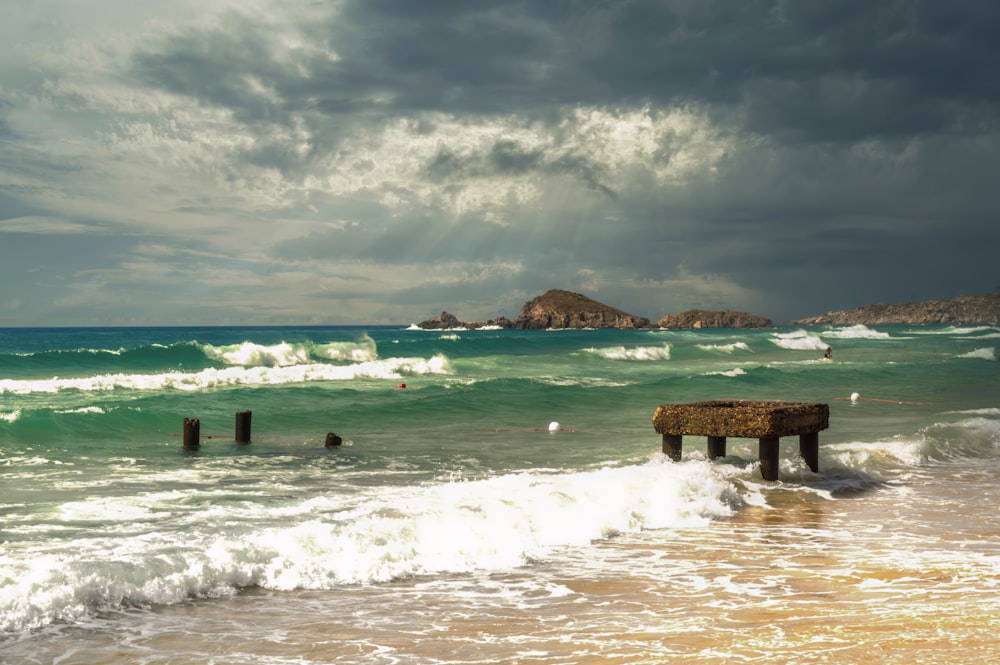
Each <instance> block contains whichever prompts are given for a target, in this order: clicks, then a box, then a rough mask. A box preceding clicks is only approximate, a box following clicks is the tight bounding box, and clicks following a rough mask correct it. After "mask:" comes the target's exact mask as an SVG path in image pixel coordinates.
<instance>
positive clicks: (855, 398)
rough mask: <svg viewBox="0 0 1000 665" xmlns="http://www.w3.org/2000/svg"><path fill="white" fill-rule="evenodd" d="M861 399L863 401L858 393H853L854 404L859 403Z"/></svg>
mask: <svg viewBox="0 0 1000 665" xmlns="http://www.w3.org/2000/svg"><path fill="white" fill-rule="evenodd" d="M859 399H861V395H859V394H857V393H851V401H852V402H857V401H858V400H859Z"/></svg>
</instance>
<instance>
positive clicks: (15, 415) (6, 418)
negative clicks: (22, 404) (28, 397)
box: [0, 409, 21, 423]
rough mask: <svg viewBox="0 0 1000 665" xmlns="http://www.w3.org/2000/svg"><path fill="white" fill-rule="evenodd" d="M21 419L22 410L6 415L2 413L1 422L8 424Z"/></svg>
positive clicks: (0, 412) (0, 413)
mask: <svg viewBox="0 0 1000 665" xmlns="http://www.w3.org/2000/svg"><path fill="white" fill-rule="evenodd" d="M20 417H21V409H14V410H13V411H7V412H6V413H4V412H2V411H0V420H3V421H5V422H8V423H14V422H17V419H18V418H20Z"/></svg>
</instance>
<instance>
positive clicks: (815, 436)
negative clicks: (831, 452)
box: [799, 432, 819, 473]
mask: <svg viewBox="0 0 1000 665" xmlns="http://www.w3.org/2000/svg"><path fill="white" fill-rule="evenodd" d="M799 452H800V453H801V454H802V459H804V460H805V461H806V464H808V465H809V468H810V469H812V471H813V473H819V432H812V433H810V434H800V435H799Z"/></svg>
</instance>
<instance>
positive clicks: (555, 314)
mask: <svg viewBox="0 0 1000 665" xmlns="http://www.w3.org/2000/svg"><path fill="white" fill-rule="evenodd" d="M513 327H514V328H522V329H524V330H546V329H548V328H648V327H650V324H649V319H647V318H644V317H640V316H633V315H632V314H629V313H628V312H624V311H622V310H620V309H616V308H614V307H611V306H609V305H605V304H604V303H600V302H597V301H596V300H592V299H590V298H588V297H587V296H585V295H582V294H579V293H573V292H572V291H563V290H561V289H550V290H549V291H546V292H545V293H543V294H542V295H540V296H538V297H536V298H534V299H533V300H529V301H528V302H526V303H524V306H523V307H521V313H520V314H519V315H518V317H517V318H516V319H514V322H513Z"/></svg>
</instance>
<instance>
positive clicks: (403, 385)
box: [396, 383, 406, 388]
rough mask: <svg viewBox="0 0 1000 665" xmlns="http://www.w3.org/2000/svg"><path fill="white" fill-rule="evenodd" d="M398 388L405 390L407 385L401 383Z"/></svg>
mask: <svg viewBox="0 0 1000 665" xmlns="http://www.w3.org/2000/svg"><path fill="white" fill-rule="evenodd" d="M396 387H397V388H405V387H406V384H405V383H401V384H399V385H398V386H396Z"/></svg>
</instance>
